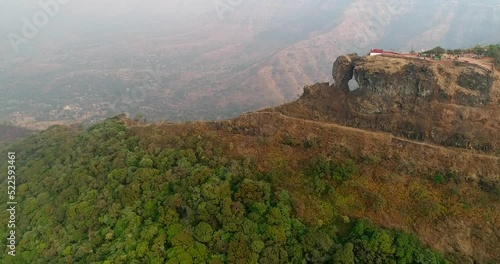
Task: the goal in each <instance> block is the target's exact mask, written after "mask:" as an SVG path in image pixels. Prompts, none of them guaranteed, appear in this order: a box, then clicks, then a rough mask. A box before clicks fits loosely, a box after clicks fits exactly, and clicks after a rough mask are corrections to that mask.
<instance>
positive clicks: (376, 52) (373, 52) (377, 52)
mask: <svg viewBox="0 0 500 264" xmlns="http://www.w3.org/2000/svg"><path fill="white" fill-rule="evenodd" d="M383 53H384V50H383V49H371V50H370V56H375V55H382V54H383Z"/></svg>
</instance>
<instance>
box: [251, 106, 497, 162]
mask: <svg viewBox="0 0 500 264" xmlns="http://www.w3.org/2000/svg"><path fill="white" fill-rule="evenodd" d="M256 114H267V115H269V114H271V115H279V117H280V118H284V119H288V120H294V121H300V122H304V123H308V124H315V125H319V126H323V127H333V128H337V129H343V130H347V131H351V132H356V133H362V134H366V135H371V136H380V135H383V136H386V137H387V139H388V141H389V142H390V141H393V140H397V141H402V142H407V143H410V144H416V145H420V146H425V147H428V148H433V149H439V150H444V151H449V152H454V153H460V154H465V155H471V156H476V157H482V158H488V159H492V160H496V161H497V162H500V157H497V156H493V155H487V154H481V153H471V152H468V151H462V150H458V149H455V148H446V147H443V146H439V145H435V144H431V143H426V142H418V141H413V140H409V139H406V138H402V137H397V136H394V135H392V134H390V133H385V132H374V131H369V130H363V129H359V128H353V127H346V126H341V125H338V124H335V123H328V122H321V121H315V120H308V119H301V118H297V117H291V116H287V115H284V114H282V113H280V112H252V113H247V114H244V115H243V116H245V115H256Z"/></svg>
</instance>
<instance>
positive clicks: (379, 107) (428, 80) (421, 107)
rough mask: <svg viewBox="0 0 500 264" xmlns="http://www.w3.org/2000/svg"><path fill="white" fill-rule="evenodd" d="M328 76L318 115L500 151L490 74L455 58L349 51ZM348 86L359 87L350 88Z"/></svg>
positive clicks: (499, 90)
mask: <svg viewBox="0 0 500 264" xmlns="http://www.w3.org/2000/svg"><path fill="white" fill-rule="evenodd" d="M333 77H334V80H335V84H334V85H333V86H332V87H331V89H332V90H333V93H334V95H333V96H332V98H330V100H329V101H330V104H329V105H327V106H326V107H327V108H328V109H324V110H325V111H323V112H322V115H323V118H326V119H329V120H332V121H335V122H337V123H340V124H344V125H348V126H353V127H358V128H365V129H373V130H379V131H384V132H390V133H392V134H394V135H397V136H403V137H407V138H409V139H413V140H419V141H427V142H431V143H434V144H439V145H443V146H447V147H457V148H462V149H469V150H475V151H481V152H484V153H496V154H499V153H500V145H499V143H500V142H499V140H500V137H499V135H498V131H499V130H500V107H499V105H500V99H499V98H500V96H499V94H500V83H499V81H498V75H497V73H496V72H492V71H491V70H489V69H486V68H484V67H481V66H479V65H473V64H467V63H461V62H456V61H441V62H430V61H423V60H418V59H409V58H394V57H382V56H375V57H358V56H357V55H355V54H350V55H344V56H340V57H339V58H338V59H337V60H336V61H335V63H334V67H333ZM353 86H354V87H355V88H358V87H359V89H356V90H354V91H353V90H352V89H353V88H352V87H353ZM302 99H305V98H302ZM299 101H300V100H299ZM318 107H319V108H321V107H322V106H319V105H316V106H312V108H318Z"/></svg>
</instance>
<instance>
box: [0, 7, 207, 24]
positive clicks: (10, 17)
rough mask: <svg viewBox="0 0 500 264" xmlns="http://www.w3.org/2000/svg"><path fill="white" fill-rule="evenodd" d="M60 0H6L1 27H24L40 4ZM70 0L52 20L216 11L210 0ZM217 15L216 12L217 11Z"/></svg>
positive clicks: (197, 13)
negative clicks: (23, 22)
mask: <svg viewBox="0 0 500 264" xmlns="http://www.w3.org/2000/svg"><path fill="white" fill-rule="evenodd" d="M57 1H58V0H2V6H1V9H0V28H2V29H4V30H5V29H6V28H8V29H11V28H12V27H13V26H17V27H20V26H22V20H21V19H22V18H23V17H27V18H32V17H33V15H34V14H36V13H37V12H39V11H41V10H43V8H42V7H41V6H40V3H51V2H57ZM64 1H67V2H69V3H67V4H65V5H59V6H60V10H59V11H58V12H57V13H56V16H55V17H54V18H51V19H57V17H58V16H62V17H65V18H68V17H73V18H75V19H84V20H88V21H91V20H95V19H112V18H117V17H122V16H137V15H138V16H143V17H144V18H146V19H147V18H148V16H153V17H154V16H158V15H161V16H186V17H189V16H197V15H200V14H203V13H207V12H212V11H213V2H212V1H207V0H146V1H144V0H85V1H80V0H64ZM61 2H63V1H61ZM214 15H215V12H214Z"/></svg>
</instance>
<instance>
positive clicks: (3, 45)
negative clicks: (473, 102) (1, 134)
mask: <svg viewBox="0 0 500 264" xmlns="http://www.w3.org/2000/svg"><path fill="white" fill-rule="evenodd" d="M177 2H178V1H170V2H168V1H167V3H164V4H162V5H159V4H155V3H153V2H148V3H149V4H142V3H140V2H134V1H130V2H127V3H128V4H127V5H119V4H118V3H115V2H112V1H108V2H102V3H100V4H99V3H96V4H95V5H94V4H92V3H87V2H86V3H85V4H84V3H76V2H75V3H70V4H68V5H67V6H64V7H61V11H60V15H58V16H56V17H55V18H53V19H52V20H51V21H50V23H49V24H48V25H47V26H46V27H44V28H42V29H41V33H40V34H39V35H38V36H37V37H36V38H35V39H32V40H30V41H29V43H28V44H26V45H25V47H23V49H22V52H21V54H20V55H18V58H17V60H16V69H15V70H13V69H12V68H9V67H6V68H4V69H3V70H2V68H0V70H2V72H0V73H1V74H0V81H4V82H2V83H4V85H3V86H0V93H2V90H3V93H2V94H3V95H4V96H6V97H2V98H6V99H7V100H21V101H22V100H23V99H24V98H19V94H15V93H11V92H6V91H8V90H9V89H13V88H14V87H16V88H17V89H21V90H23V89H25V90H28V88H27V87H26V84H23V83H22V82H20V81H19V79H20V78H21V79H22V78H23V77H22V75H20V74H30V69H32V68H33V67H32V66H33V64H41V65H45V64H50V63H54V64H57V65H58V66H57V67H56V70H51V75H42V76H34V75H30V78H34V79H32V80H30V83H34V82H35V83H37V82H42V83H44V84H45V85H44V86H47V85H49V86H50V87H46V88H45V89H41V88H40V89H39V90H38V91H37V90H35V91H32V90H30V91H31V93H30V94H31V95H37V94H38V96H34V97H35V98H34V100H37V98H41V97H43V98H46V97H49V98H51V99H57V100H58V103H57V104H59V105H66V104H70V103H71V104H77V103H78V102H75V101H74V100H73V101H72V99H63V98H74V97H75V96H76V95H75V93H79V94H85V93H84V92H81V91H80V90H75V89H66V88H64V87H66V86H65V85H67V84H68V83H75V82H77V83H78V82H79V80H80V81H81V79H79V78H77V77H74V76H82V75H83V76H84V77H82V78H86V79H93V80H96V79H99V78H96V76H95V75H96V74H101V73H103V72H106V73H107V74H109V75H110V76H113V78H115V79H117V80H118V83H117V84H116V85H117V86H118V87H123V89H122V90H120V89H119V88H116V90H114V91H113V92H103V93H104V94H100V95H99V96H97V97H96V99H95V100H98V101H96V103H102V104H104V105H108V104H109V105H113V107H107V108H106V109H103V110H104V112H105V113H91V115H93V116H97V117H98V116H100V115H111V114H117V113H118V112H128V113H130V114H135V113H138V112H143V113H144V112H145V115H146V116H148V117H150V118H153V119H169V120H186V119H216V118H226V117H229V116H235V115H238V114H240V113H241V112H244V111H249V110H254V109H258V108H262V107H266V106H271V105H277V104H280V103H283V102H285V101H290V100H292V99H295V98H297V97H298V95H299V94H300V93H301V91H302V90H301V89H302V87H303V86H304V85H307V84H312V83H315V82H321V81H328V80H330V79H331V77H330V76H331V74H330V70H331V64H332V62H333V61H334V60H335V58H336V57H337V56H338V55H340V54H344V53H350V52H357V53H360V54H365V53H367V52H368V51H369V49H370V48H375V47H377V48H383V49H392V50H396V51H409V50H411V49H412V48H413V49H415V50H421V49H429V48H432V47H435V46H438V45H440V46H443V47H447V48H460V47H469V46H474V45H476V44H490V43H498V42H500V34H499V33H500V3H499V2H498V1H492V0H484V1H474V2H472V1H458V0H457V1H450V0H440V1H430V0H426V1H416V0H402V1H393V0H386V1H366V0H357V1H346V0H336V1H335V0H334V1H325V0H313V1H299V0H296V1H284V0H280V1H272V2H268V1H244V0H243V1H226V0H218V1H213V2H212V4H211V5H209V4H207V3H201V2H200V3H198V2H199V1H191V2H190V1H187V2H186V3H188V2H189V3H190V4H192V6H193V8H189V5H188V4H182V5H181V4H179V3H177ZM11 4H12V3H11ZM82 5H85V7H86V8H85V9H82ZM108 5H109V6H108ZM112 6H115V7H116V8H115V9H113V8H111V7H112ZM160 6H161V8H160ZM155 7H156V8H155ZM64 8H65V9H64ZM176 8H177V9H176ZM107 9H109V10H107ZM37 10H38V9H37V7H36V6H35V7H32V9H31V13H33V12H35V11H37ZM65 10H67V11H65ZM98 10H99V12H97V11H98ZM38 11H39V10H38ZM94 11H95V12H94ZM25 13H26V14H31V13H30V12H25ZM10 17H12V15H11V16H10ZM13 19H16V18H15V17H14V18H13ZM4 20H5V18H4ZM2 21H3V20H2ZM16 21H18V23H17V24H16V23H6V24H4V25H10V26H11V27H9V28H8V29H7V28H6V27H4V28H3V29H0V33H2V34H4V33H5V34H6V32H12V30H15V28H19V30H20V29H21V22H20V21H21V20H20V18H19V19H17V20H16ZM12 25H13V27H12ZM16 26H17V27H16ZM19 30H18V31H19ZM14 32H15V31H14ZM13 55H14V54H13V52H12V49H11V48H10V47H9V43H8V41H5V39H4V41H2V42H0V59H2V58H3V60H4V61H6V62H7V63H8V62H12V60H13ZM23 56H28V58H29V59H28V61H29V63H28V62H27V61H26V57H24V59H23ZM148 56H149V57H148ZM151 56H155V57H154V58H152V57H151ZM28 64H29V65H31V66H29V67H28ZM124 72H128V73H135V75H140V76H141V77H138V78H139V79H134V78H131V77H130V76H124V74H123V73H124ZM70 76H72V77H70ZM148 78H149V79H148ZM144 79H147V80H148V82H149V84H148V85H147V87H146V86H145V85H142V84H138V83H142V80H144ZM139 80H140V82H139ZM93 85H94V86H95V88H94V89H93V91H96V90H97V91H104V90H106V91H107V89H110V88H109V85H108V84H106V83H104V82H96V83H95V84H93ZM29 89H31V88H29ZM79 89H80V88H79ZM127 89H128V90H127ZM126 90H127V91H128V92H127V91H126ZM135 90H137V91H138V92H135V93H134V91H135ZM48 91H49V92H48ZM50 91H54V94H52V95H51V94H50ZM55 91H57V92H55ZM130 91H132V92H130ZM130 93H132V94H134V95H130ZM16 96H17V97H16ZM139 97H140V98H139ZM137 98H139V99H137ZM132 101H133V102H132ZM80 103H81V102H80ZM52 104H53V103H51V104H49V105H52ZM118 104H122V105H123V104H125V105H126V107H117V105H118ZM144 106H145V107H149V108H151V109H153V110H152V111H151V113H149V112H147V111H143V110H141V109H140V107H144ZM50 107H53V106H49V108H50ZM60 107H62V106H60ZM18 108H19V106H18V107H17V108H16V107H11V108H9V109H14V110H17V109H18ZM149 108H148V109H149ZM0 110H1V112H2V113H5V114H9V113H10V112H9V111H11V110H8V109H0ZM53 110H57V109H53ZM26 114H27V115H30V113H26ZM56 116H57V115H56ZM59 116H60V115H59ZM80 116H86V117H88V115H84V114H81V115H80ZM52 118H54V117H52ZM45 119H47V117H45ZM69 119H71V117H69ZM79 121H81V120H79Z"/></svg>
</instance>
